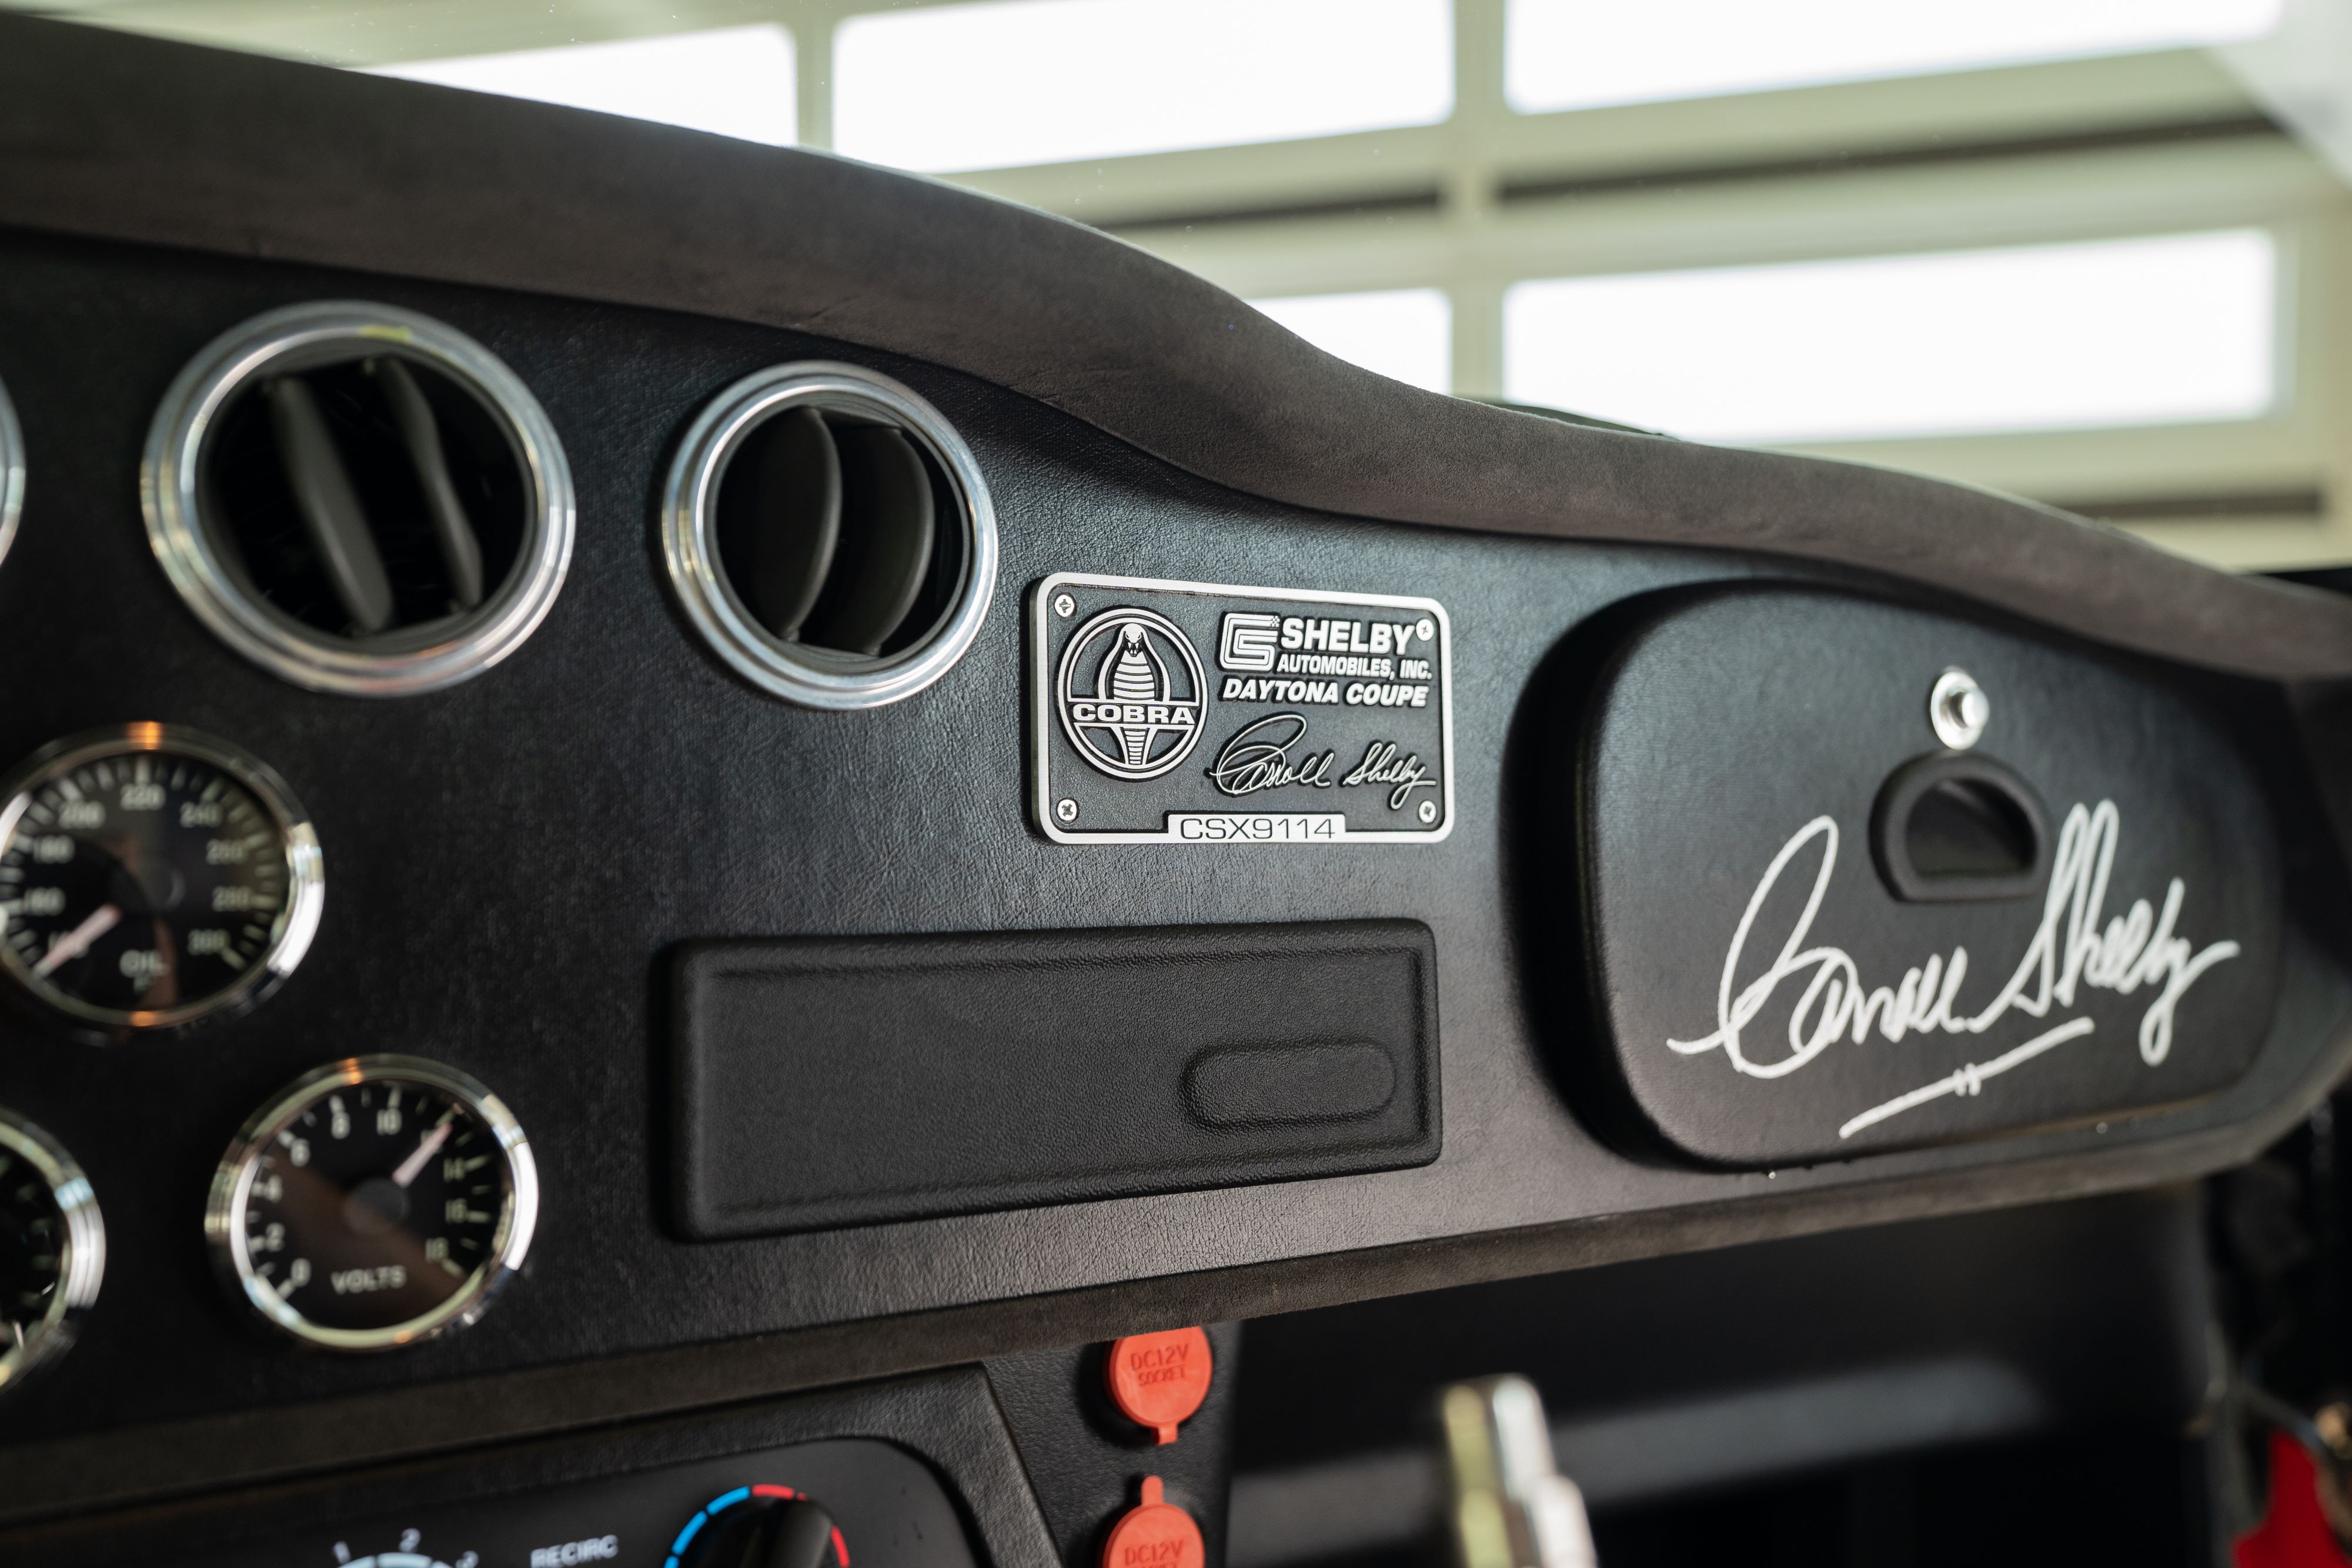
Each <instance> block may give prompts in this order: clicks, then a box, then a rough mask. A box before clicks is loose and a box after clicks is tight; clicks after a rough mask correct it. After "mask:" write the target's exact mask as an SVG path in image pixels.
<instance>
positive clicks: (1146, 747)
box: [1029, 571, 1454, 844]
mask: <svg viewBox="0 0 2352 1568" xmlns="http://www.w3.org/2000/svg"><path fill="white" fill-rule="evenodd" d="M1029 621H1030V625H1029V662H1030V672H1029V673H1030V682H1029V689H1030V693H1031V698H1030V702H1031V712H1030V746H1031V748H1032V749H1031V758H1032V767H1031V777H1032V787H1033V791H1034V793H1033V796H1032V801H1031V804H1032V808H1033V810H1034V811H1035V813H1036V819H1037V825H1038V826H1039V827H1040V828H1041V829H1043V830H1044V831H1045V836H1046V837H1048V838H1050V839H1052V840H1054V841H1055V842H1056V843H1065V844H1093V843H1113V844H1118V843H1125V844H1135V843H1184V844H1332V843H1407V844H1410V843H1432V842H1434V841H1437V840H1439V839H1442V838H1444V837H1445V835H1446V834H1447V833H1449V832H1451V831H1453V830H1454V712H1453V703H1452V700H1451V698H1452V670H1453V645H1452V633H1451V632H1450V631H1449V629H1448V627H1447V624H1446V620H1445V610H1444V606H1442V605H1440V604H1439V603H1438V602H1437V601H1435V600H1433V599H1405V598H1397V597H1391V596H1389V595H1385V594H1371V593H1316V592H1311V591H1295V590H1290V589H1274V588H1234V587H1230V586H1225V585H1223V584H1217V583H1203V582H1159V581H1151V580H1144V579H1139V578H1131V577H1097V576H1092V575H1090V574H1087V573H1084V572H1068V571H1065V572H1056V573H1055V574H1054V575H1053V576H1051V577H1049V578H1047V579H1045V580H1044V581H1043V582H1041V583H1039V584H1038V585H1037V588H1036V591H1035V592H1034V594H1032V596H1031V598H1030V603H1029Z"/></svg>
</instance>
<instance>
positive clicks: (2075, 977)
mask: <svg viewBox="0 0 2352 1568" xmlns="http://www.w3.org/2000/svg"><path fill="white" fill-rule="evenodd" d="M2122 829H2123V817H2122V814H2121V813H2120V812H2118V811H2117V810H2116V805H2115V802H2114V801H2112V800H2102V801H2100V802H2099V803H2098V805H2097V807H2095V809H2091V810H2085V809H2084V807H2083V806H2081V805H2080V804H2077V805H2076V806H2074V808H2073V809H2072V810H2069V811H2068V812H2067V813H2066V821H2065V824H2064V825H2063V827H2062V828H2061V829H2060V830H2059V833H2058V852H2057V854H2056V855H2055V856H2054V857H2053V861H2052V862H2051V867H2050V889H2049V892H2048V894H2046V895H2045V896H2044V897H2043V900H2042V924H2041V925H2040V926H2039V927H2038V928H2037V929H2036V930H2035V931H2034V933H2033V938H2032V941H2031V942H2029V943H2028V944H2027V945H2026V949H2025V956H2024V957H2023V958H2022V959H2021V960H2020V961H2019V963H2018V966H2017V969H2016V971H2015V972H2014V973H2013V974H2011V976H2010V977H2009V983H2008V984H2007V985H2005V986H2003V987H2002V988H2001V989H2000V994H1999V995H1997V996H1995V997H1994V998H1992V1000H1991V1001H1990V1002H1988V1003H1987V1004H1985V1006H1984V1007H1982V1008H1981V1009H1978V1010H1976V1011H1974V1012H1968V1011H1966V1010H1964V1009H1958V1008H1957V1003H1958V997H1959V993H1960V987H1961V986H1962V984H1963V983H1965V982H1966V980H1967V979H1968V974H1969V950H1968V949H1967V948H1965V947H1955V948H1953V949H1952V953H1951V956H1950V957H1949V958H1946V957H1944V956H1941V955H1935V956H1930V957H1929V958H1928V959H1927V962H1926V963H1925V964H1923V965H1921V966H1920V967H1917V968H1916V969H1909V970H1906V971H1905V973H1904V976H1903V980H1902V983H1901V984H1899V985H1897V986H1895V987H1892V988H1889V987H1885V986H1881V987H1879V988H1877V989H1875V990H1868V991H1865V990H1864V988H1863V984H1862V977H1861V975H1860V974H1859V972H1858V971H1857V970H1856V969H1855V968H1854V963H1853V958H1852V957H1851V956H1848V955H1847V954H1846V952H1845V950H1844V949H1843V948H1841V947H1830V946H1818V947H1809V946H1805V942H1806V938H1807V937H1808V936H1811V932H1812V928H1813V917H1814V916H1815V915H1818V914H1819V913H1820V912H1821V907H1822V896H1823V895H1824V894H1827V893H1828V892H1829V885H1830V876H1831V874H1832V873H1833V872H1835V871H1836V870H1837V856H1838V828H1837V823H1836V822H1835V821H1832V820H1831V819H1830V818H1828V817H1815V818H1814V819H1813V820H1812V821H1810V822H1808V823H1806V824H1805V825H1804V826H1803V827H1801V828H1800V829H1798V830H1797V832H1796V835H1795V836H1794V837H1793V838H1791V839H1790V841H1788V842H1787V843H1785V844H1783V845H1781V846H1780V853H1779V854H1777V855H1774V856H1773V857H1772V863H1771V864H1770V865H1769V867H1767V868H1766V869H1765V872H1764V880H1763V881H1762V882H1760V883H1757V885H1756V891H1755V893H1754V894H1751V895H1750V896H1749V898H1748V908H1747V910H1746V911H1745V912H1744V913H1743V914H1741V915H1740V917H1739V925H1738V929H1737V930H1735V931H1734V932H1733V933H1732V936H1731V949H1730V951H1729V952H1727V953H1726V954H1725V955H1724V959H1723V976H1722V978H1721V980H1720V982H1719V983H1718V984H1717V989H1716V1001H1715V1016H1716V1028H1715V1032H1714V1033H1712V1034H1708V1035H1705V1036H1702V1037H1701V1038H1699V1039H1697V1040H1668V1041H1667V1042H1666V1043H1667V1044H1668V1045H1669V1046H1671V1047H1673V1048H1674V1049H1675V1051H1681V1052H1683V1053H1684V1054H1685V1055H1697V1054H1699V1053H1702V1052H1705V1051H1721V1052H1723V1054H1724V1056H1725V1058H1726V1059H1727V1061H1730V1063H1731V1065H1732V1066H1733V1067H1734V1068H1735V1069H1737V1070H1738V1071H1741V1072H1743V1073H1746V1074H1748V1076H1749V1077H1751V1078H1782V1077H1786V1076H1787V1075H1788V1074H1790V1073H1791V1072H1794V1071H1797V1070H1798V1069H1799V1068H1801V1067H1802V1066H1804V1065H1805V1064H1806V1063H1807V1062H1809V1061H1812V1060H1813V1058H1815V1057H1817V1056H1819V1055H1820V1054H1821V1053H1822V1051H1826V1050H1828V1049H1829V1048H1830V1047H1831V1046H1832V1045H1833V1044H1835V1043H1836V1042H1837V1041H1838V1040H1853V1043H1854V1044H1856V1045H1860V1044H1861V1043H1862V1042H1863V1041H1864V1040H1865V1039H1867V1038H1868V1037H1869V1034H1870V1030H1871V1026H1872V1025H1873V1024H1874V1023H1875V1024H1876V1025H1877V1027H1878V1031H1879V1033H1880V1034H1882V1035H1884V1036H1885V1038H1886V1039H1887V1040H1901V1039H1902V1038H1903V1037H1904V1036H1905V1035H1906V1034H1908V1033H1919V1034H1927V1033H1930V1032H1941V1033H1945V1034H1982V1033H1983V1032H1984V1031H1985V1030H1989V1029H1990V1028H1992V1026H1993V1025H1994V1024H1996V1023H1998V1022H2000V1020H2001V1019H2003V1018H2005V1017H2007V1016H2008V1015H2009V1014H2010V1013H2011V1011H2016V1012H2020V1013H2023V1014H2026V1015H2027V1016H2029V1017H2032V1018H2036V1019H2046V1018H2048V1017H2049V1016H2050V1013H2051V1009H2053V1007H2056V1008H2062V1009H2072V1008H2073V1007H2074V998H2075V993H2076V991H2077V990H2078V989H2079V988H2085V987H2087V988H2093V989H2096V990H2106V991H2114V992H2116V994H2117V995H2120V996H2130V995H2132V994H2133V993H2134V992H2136V991H2137V990H2139V989H2140V988H2142V987H2147V986H2153V987H2156V988H2157V992H2156V996H2155V998H2154V999H2153V1000H2152V1001H2150V1002H2149V1003H2148V1007H2147V1012H2145V1013H2144V1014H2142V1015H2141V1017H2140V1023H2139V1054H2140V1060H2141V1061H2144V1062H2146V1063H2147V1065H2148V1066H2150V1067H2154V1066H2156V1065H2158V1063H2160V1062H2162V1061H2164V1059H2165V1057H2166V1056H2167V1055H2168V1054H2169V1053H2170V1052H2171V1050H2172V1019H2173V1013H2174V1011H2175V1009H2178V1008H2179V1005H2180V998H2181V997H2182V996H2183V995H2185V994H2186V993H2187V992H2188V990H2189V987H2190V986H2192V985H2195V984H2196V983H2197V978H2198V977H2199V976H2200V975H2202V974H2204V973H2205V971H2206V970H2208V969H2210V968H2211V967H2213V966H2214V965H2216V964H2219V963H2221V962H2222V961H2224V960H2225V959H2230V958H2234V957H2236V956H2238V944H2237V943H2235V942H2215V943H2213V944H2211V945H2210V946H2206V947H2203V948H2201V949H2200V948H2194V947H2192V946H2191V945H2190V944H2189V941H2188V940H2187V939H2185V938H2183V937H2180V936H2175V935H2174V934H2173V927H2174V925H2175V924H2176V923H2177V922H2178V921H2179V917H2180V904H2181V900H2182V899H2183V898H2185V897H2186V896H2187V895H2188V889H2187V886H2186V884H2185V883H2182V882H2181V880H2180V879H2179V877H2174V878H2173V879H2172V885H2171V886H2170V887H2169V888H2168V889H2167V890H2166V892H2165V895H2164V908H2163V910H2162V911H2161V912H2160V913H2159V912H2158V911H2156V910H2153V909H2151V908H2150V907H2149V906H2148V902H2147V900H2146V899H2144V898H2143V899H2137V900H2135V901H2134V902H2133V904H2132V906H2131V909H2130V911H2129V912H2128V913H2126V914H2124V915H2116V917H2115V918H2113V919H2111V920H2108V921H2107V922H2106V923H2105V925H2101V924H2100V916H2101V915H2102V913H2103V912H2104V910H2105V904H2106V897H2107V875H2108V873H2109V872H2110V871H2111V870H2112V869H2113V868H2114V865H2115V859H2116V836H2117V835H2118V834H2119V833H2120V832H2121V831H2122ZM1815 841H1820V843H1821V846H1822V850H1821V854H1822V864H1821V870H1820V871H1818V872H1817V873H1814V876H1813V887H1812V892H1811V894H1810V895H1809V896H1808V897H1807V898H1806V900H1805V907H1804V910H1803V913H1801V914H1800V915H1798V916H1797V924H1796V926H1795V928H1794V929H1792V930H1791V931H1790V933H1789V936H1788V939H1787V940H1786V941H1784V942H1782V943H1781V944H1780V952H1779V954H1778V955H1777V956H1775V957H1774V958H1773V960H1772V962H1771V964H1770V966H1769V967H1767V968H1766V969H1765V970H1764V972H1763V973H1762V974H1760V975H1759V976H1757V977H1756V978H1754V979H1753V980H1750V981H1749V982H1748V984H1747V985H1745V986H1742V987H1740V988H1738V990H1736V991H1735V990H1734V989H1733V985H1734V983H1735V980H1736V977H1737V976H1738V973H1739V968H1740V960H1741V958H1742V956H1744V955H1745V954H1746V952H1747V949H1748V941H1749V938H1750V937H1751V936H1754V935H1755V925H1756V919H1757V915H1759V912H1760V911H1761V910H1762V909H1763V907H1764V901H1765V900H1766V898H1767V897H1769V895H1770V894H1771V892H1772V889H1773V887H1774V885H1775V884H1776V883H1779V882H1780V873H1782V872H1784V871H1786V870H1788V868H1789V866H1790V862H1793V861H1794V860H1795V859H1796V858H1797V857H1798V856H1799V855H1800V854H1801V853H1802V852H1804V850H1805V849H1806V847H1807V846H1808V845H1811V844H1812V843H1814V842H1815ZM1798 977H1804V989H1803V990H1802V991H1801V993H1800V994H1799V995H1798V998H1797V1002H1796V1007H1795V1009H1794V1010H1793V1011H1792V1012H1791V1013H1790V1015H1789V1050H1788V1053H1787V1054H1786V1055H1784V1056H1779V1057H1775V1058H1773V1059H1771V1060H1769V1061H1758V1060H1756V1059H1755V1058H1753V1057H1751V1056H1750V1055H1749V1054H1748V1042H1747V1041H1746V1040H1743V1039H1742V1037H1741V1031H1742V1030H1745V1029H1747V1028H1748V1025H1749V1024H1751V1023H1753V1022H1754V1021H1755V1020H1756V1017H1757V1015H1758V1014H1759V1013H1761V1012H1762V1011H1763V1010H1764V1009H1765V1007H1766V1005H1767V1004H1768V1003H1769V1002H1770V1001H1771V999H1772V997H1773V995H1774V993H1775V992H1777V991H1779V990H1780V988H1781V987H1782V986H1783V985H1785V984H1787V983H1789V982H1790V981H1791V980H1794V979H1796V978H1798ZM2091 1031H2092V1021H2091V1019H2087V1018H2076V1019H2069V1020H2067V1021H2066V1022H2064V1023H2062V1024H2060V1025H2058V1026H2057V1027H2056V1028H2054V1029H2051V1030H2045V1031H2043V1032H2042V1033H2041V1034H2038V1035H2036V1036H2034V1037H2033V1038H2032V1040H2027V1041H2026V1042H2025V1043H2023V1044H2022V1045H2020V1046H2018V1047H2016V1048H2015V1049H2014V1050H2011V1051H2006V1052H2003V1053H2002V1054H2001V1055H2000V1056H1997V1057H1995V1058H1993V1059H1992V1060H1990V1061H1980V1062H1971V1063H1969V1064H1968V1065H1967V1066H1965V1067H1962V1068H1961V1069H1959V1070H1958V1071H1956V1072H1953V1073H1951V1074H1949V1075H1948V1076H1947V1077H1944V1078H1939V1079H1937V1081H1936V1082H1933V1083H1927V1084H1923V1085H1922V1086H1920V1087H1919V1088H1917V1089H1915V1090H1912V1091H1911V1092H1909V1093H1907V1094H1902V1095H1898V1096H1896V1097H1895V1099H1893V1100H1889V1101H1888V1102H1886V1103H1885V1104H1883V1105H1876V1106H1873V1107H1872V1108H1871V1109H1870V1110H1867V1111H1864V1113H1861V1114H1860V1115H1858V1116H1855V1117H1854V1118H1853V1119H1852V1120H1851V1121H1849V1122H1847V1123H1846V1124H1844V1125H1843V1126H1842V1127H1840V1128H1839V1129H1838V1136H1839V1137H1841V1138H1850V1137H1852V1136H1853V1134H1856V1133H1859V1132H1861V1131H1862V1130H1863V1129H1864V1128H1865V1127H1870V1126H1874V1125H1875V1124H1878V1123H1880V1122H1884V1121H1885V1120H1886V1119H1887V1118H1888V1117H1890V1116H1896V1115H1900V1114H1901V1113H1904V1112H1906V1111H1909V1110H1912V1109H1915V1108H1916V1107H1917V1106H1920V1105H1925V1104H1927V1103H1929V1102H1930V1101H1933V1100H1939V1099H1942V1098H1943V1097H1944V1096H1946V1095H1950V1094H1958V1095H1969V1094H1975V1093H1978V1092H1980V1090H1981V1088H1982V1085H1983V1082H1984V1081H1985V1080H1986V1079H1988V1078H1997V1077H1999V1076H2000V1074H2002V1073H2004V1072H2007V1071H2010V1070H2011V1068H2014V1067H2019V1066H2021V1065H2023V1064H2024V1063H2025V1062H2028V1061H2032V1060H2033V1058H2035V1057H2037V1056H2040V1055H2041V1054H2042V1052H2044V1051H2053V1050H2055V1049H2056V1048H2057V1047H2059V1046H2061V1045H2063V1044H2065V1043H2066V1042H2067V1041H2068V1040H2079V1039H2081V1038H2082V1037H2083V1036H2084V1035H2086V1034H2089V1033H2090V1032H2091Z"/></svg>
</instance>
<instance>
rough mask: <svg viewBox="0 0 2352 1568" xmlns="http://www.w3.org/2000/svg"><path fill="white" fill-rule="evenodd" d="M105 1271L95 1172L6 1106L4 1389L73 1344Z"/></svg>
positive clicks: (0, 1326)
mask: <svg viewBox="0 0 2352 1568" xmlns="http://www.w3.org/2000/svg"><path fill="white" fill-rule="evenodd" d="M105 1274H106V1226H105V1225H104V1223H103V1222H102V1221H101V1220H100V1218H99V1214H98V1199H97V1197H95V1196H94V1195H93V1194H92V1193H91V1192H90V1189H89V1177H88V1176H84V1175H82V1174H81V1167H80V1166H78V1165H76V1164H74V1161H73V1156H72V1155H68V1154H67V1153H66V1152H65V1150H64V1149H63V1148H62V1147H60V1146H59V1145H58V1143H57V1141H56V1140H55V1139H53V1138H51V1137H50V1136H49V1135H48V1134H46V1133H44V1132H42V1131H41V1130H40V1129H39V1128H38V1127H36V1126H34V1125H33V1124H31V1123H29V1122H26V1121H23V1120H21V1119H19V1118H17V1117H16V1116H13V1115H10V1114H9V1113H7V1112H5V1111H0V1391H5V1390H6V1389H8V1388H11V1387H13V1386H15V1385H16V1384H17V1383H18V1382H20V1381H22V1380H23V1379H24V1377H25V1376H26V1375H27V1374H28V1373H30V1372H31V1371H32V1370H33V1369H34V1368H35V1367H36V1366H38V1365H40V1364H43V1363H44V1362H47V1361H51V1360H54V1359H55V1358H56V1357H57V1356H58V1355H60V1354H63V1353H64V1351H65V1349H66V1347H67V1346H68V1345H70V1344H71V1343H73V1337H74V1333H75V1331H76V1330H77V1329H78V1328H79V1326H80V1323H81V1319H82V1316H83V1314H85V1313H86V1312H89V1308H90V1303H91V1302H93V1301H97V1300H98V1286H99V1281H100V1280H101V1279H102V1278H104V1276H105Z"/></svg>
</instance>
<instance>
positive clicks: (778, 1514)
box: [663, 1486, 849, 1568]
mask: <svg viewBox="0 0 2352 1568" xmlns="http://www.w3.org/2000/svg"><path fill="white" fill-rule="evenodd" d="M663 1568H849V1548H848V1545H847V1544H846V1543H845V1542H844V1541H843V1540H842V1539H841V1528H840V1527H839V1526H838V1525H836V1524H835V1523H834V1522H833V1516H832V1515H831V1514H829V1513H827V1512H825V1511H824V1507H823V1506H822V1505H821V1504H819V1503H818V1502H817V1500H815V1499H814V1498H811V1497H804V1496H803V1495H802V1494H801V1493H799V1492H796V1491H794V1490H793V1489H792V1488H790V1487H782V1486H756V1487H738V1488H737V1489H736V1490H733V1491H730V1492H721V1493H720V1494H719V1496H717V1497H715V1498H712V1499H711V1500H710V1501H709V1503H708V1504H706V1505H705V1506H704V1508H703V1510H702V1511H701V1512H699V1513H698V1514H696V1515H695V1516H694V1517H693V1518H692V1519H691V1520H689V1521H687V1526H686V1528H685V1529H684V1530H681V1531H678V1534H677V1540H676V1541H675V1542H671V1543H670V1549H669V1557H668V1561H667V1563H665V1564H664V1565H663Z"/></svg>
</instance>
